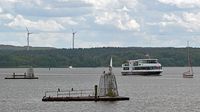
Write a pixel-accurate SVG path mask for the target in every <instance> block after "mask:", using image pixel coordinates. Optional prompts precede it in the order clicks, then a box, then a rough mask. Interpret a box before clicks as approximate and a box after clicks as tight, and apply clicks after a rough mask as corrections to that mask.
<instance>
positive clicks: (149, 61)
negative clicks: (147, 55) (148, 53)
mask: <svg viewBox="0 0 200 112" xmlns="http://www.w3.org/2000/svg"><path fill="white" fill-rule="evenodd" d="M147 63H157V61H156V60H147Z"/></svg>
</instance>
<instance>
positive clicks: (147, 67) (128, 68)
mask: <svg viewBox="0 0 200 112" xmlns="http://www.w3.org/2000/svg"><path fill="white" fill-rule="evenodd" d="M162 72H163V70H162V65H161V64H160V63H159V62H158V59H137V60H128V61H127V63H124V64H122V71H121V73H122V75H160V73H162Z"/></svg>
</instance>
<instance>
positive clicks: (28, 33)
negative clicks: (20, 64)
mask: <svg viewBox="0 0 200 112" xmlns="http://www.w3.org/2000/svg"><path fill="white" fill-rule="evenodd" d="M26 31H27V51H29V35H30V34H33V33H32V32H29V30H28V28H27V27H26Z"/></svg>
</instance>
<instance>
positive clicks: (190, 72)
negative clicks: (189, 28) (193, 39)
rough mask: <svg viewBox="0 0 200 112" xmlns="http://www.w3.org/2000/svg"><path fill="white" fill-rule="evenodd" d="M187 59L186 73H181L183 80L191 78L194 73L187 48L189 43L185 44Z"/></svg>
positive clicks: (188, 48)
mask: <svg viewBox="0 0 200 112" xmlns="http://www.w3.org/2000/svg"><path fill="white" fill-rule="evenodd" d="M187 57H188V69H189V70H188V71H186V72H184V73H183V78H193V76H194V73H193V69H192V63H191V58H190V47H189V41H188V42H187Z"/></svg>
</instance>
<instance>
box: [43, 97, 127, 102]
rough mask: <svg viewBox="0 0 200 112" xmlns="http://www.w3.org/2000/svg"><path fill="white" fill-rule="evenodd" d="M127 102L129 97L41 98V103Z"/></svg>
mask: <svg viewBox="0 0 200 112" xmlns="http://www.w3.org/2000/svg"><path fill="white" fill-rule="evenodd" d="M123 100H129V97H122V96H117V97H97V98H95V96H81V97H45V96H44V97H43V98H42V101H45V102H47V101H51V102H52V101H123Z"/></svg>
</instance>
